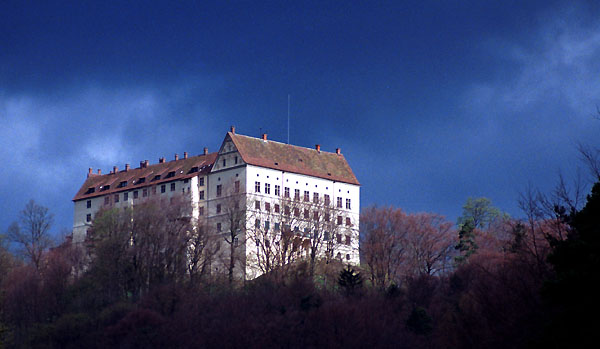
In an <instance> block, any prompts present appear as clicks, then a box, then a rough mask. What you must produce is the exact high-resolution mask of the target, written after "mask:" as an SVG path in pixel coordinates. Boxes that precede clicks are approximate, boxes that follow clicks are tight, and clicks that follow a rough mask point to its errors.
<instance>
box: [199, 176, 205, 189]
mask: <svg viewBox="0 0 600 349" xmlns="http://www.w3.org/2000/svg"><path fill="white" fill-rule="evenodd" d="M198 185H199V186H201V187H203V186H204V177H200V179H199V180H198Z"/></svg>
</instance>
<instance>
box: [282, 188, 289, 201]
mask: <svg viewBox="0 0 600 349" xmlns="http://www.w3.org/2000/svg"><path fill="white" fill-rule="evenodd" d="M283 196H284V197H286V198H289V197H290V188H288V187H285V188H284V192H283Z"/></svg>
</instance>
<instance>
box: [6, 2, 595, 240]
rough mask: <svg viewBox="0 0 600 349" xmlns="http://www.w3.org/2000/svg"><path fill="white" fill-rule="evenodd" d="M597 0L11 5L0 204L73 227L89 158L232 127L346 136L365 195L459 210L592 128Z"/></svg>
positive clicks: (565, 158) (182, 144)
mask: <svg viewBox="0 0 600 349" xmlns="http://www.w3.org/2000/svg"><path fill="white" fill-rule="evenodd" d="M597 10H598V9H597V8H595V7H594V5H589V4H587V3H583V2H581V3H577V4H575V5H568V6H565V5H562V4H560V3H558V5H553V4H550V3H547V2H540V3H535V2H527V3H526V4H522V3H521V2H514V3H501V4H500V3H499V4H491V3H485V4H483V3H482V2H479V1H477V2H473V3H472V4H468V3H464V4H463V3H461V4H451V3H449V2H448V3H442V4H439V3H437V2H434V3H432V4H422V3H421V2H415V3H410V2H403V3H399V2H389V3H383V2H382V3H377V4H374V3H371V2H369V3H362V4H360V3H358V2H351V3H335V2H331V3H329V2H327V3H323V2H321V1H319V2H314V3H302V4H299V2H264V3H261V4H256V3H255V2H241V1H240V2H227V3H224V2H223V3H222V2H218V3H216V4H209V3H207V2H201V3H186V4H180V3H173V2H165V3H153V4H152V5H149V4H148V3H147V2H127V3H126V4H124V3H117V4H114V5H110V4H108V5H107V4H101V5H100V3H92V2H85V3H77V4H71V5H69V6H67V5H64V6H58V5H56V4H51V5H48V4H40V5H36V6H24V5H23V4H22V3H21V2H14V3H12V4H5V5H4V6H3V11H0V34H2V35H0V47H1V49H0V117H1V120H2V123H3V128H2V129H0V147H1V148H0V160H2V162H3V164H4V167H2V169H1V170H0V175H2V177H3V178H5V179H6V180H5V181H3V182H2V185H0V195H1V196H2V198H3V199H2V202H1V207H0V208H1V209H2V210H3V212H4V215H3V216H2V219H1V220H0V224H1V226H4V227H6V226H7V225H8V224H9V223H10V221H11V220H13V219H14V217H15V215H16V213H17V211H18V210H19V209H20V208H21V207H23V205H24V204H25V203H26V201H27V200H28V199H29V198H34V199H36V200H37V201H40V202H41V203H42V204H44V205H46V206H49V207H51V209H52V210H53V211H54V212H55V214H56V215H57V225H58V226H59V227H60V228H63V227H65V228H68V227H69V225H70V224H71V219H72V203H71V202H70V199H71V198H72V196H73V195H74V193H75V191H76V190H77V189H78V187H79V186H80V185H81V183H82V182H83V180H84V178H85V173H86V172H87V168H88V167H94V168H95V169H96V168H102V169H103V171H105V172H106V171H108V170H110V169H111V168H112V166H113V165H117V166H119V167H120V168H122V167H123V166H124V164H125V163H131V164H132V165H133V166H136V165H137V163H138V161H140V160H143V159H149V160H151V161H152V162H156V160H157V159H158V157H160V156H166V157H167V158H171V157H172V156H173V153H175V152H178V153H182V152H183V151H188V152H190V153H192V154H194V153H200V152H201V151H202V148H203V147H204V146H208V147H209V148H210V150H211V151H213V150H216V147H217V146H219V144H220V142H221V140H222V138H223V136H224V133H225V132H226V131H227V129H228V127H229V125H231V124H235V125H236V126H237V128H238V130H239V132H240V133H242V134H249V135H253V136H259V135H260V133H261V132H267V133H269V138H271V139H275V140H280V141H286V138H287V120H286V115H287V95H288V93H289V94H291V95H292V97H291V100H292V103H291V116H292V117H291V135H290V141H291V142H292V143H294V144H298V145H302V146H307V147H313V146H314V144H316V143H319V144H321V145H322V146H323V149H324V150H328V151H333V150H334V149H335V148H337V147H341V148H342V152H343V153H344V154H345V155H346V157H347V159H348V160H349V162H350V164H351V166H352V167H353V169H354V171H355V173H356V175H357V177H358V178H359V180H360V181H361V183H362V185H363V188H362V203H361V204H362V205H363V206H365V205H370V204H374V203H379V204H381V205H385V204H394V205H398V206H400V207H403V208H405V209H407V210H409V211H433V212H439V213H442V214H446V215H449V216H450V217H451V218H452V219H454V218H455V217H456V216H457V215H458V214H459V213H460V207H461V205H462V204H463V202H464V201H465V199H466V198H467V197H468V196H487V197H490V198H491V199H492V200H493V201H494V202H495V203H496V204H497V205H498V206H500V207H501V208H503V209H505V210H508V211H510V212H511V214H517V213H518V211H517V210H516V204H515V202H516V197H517V192H518V190H520V189H522V188H523V187H524V186H525V185H526V184H527V183H528V182H534V183H536V184H539V185H540V186H541V187H543V188H548V187H549V186H551V185H552V183H553V181H554V179H555V175H556V173H557V171H558V169H559V168H562V169H563V170H565V171H571V170H573V169H574V168H575V167H576V166H577V162H576V161H573V159H574V158H575V156H576V154H575V149H574V146H573V145H574V143H575V142H576V141H579V140H580V141H583V142H588V143H592V144H594V142H596V143H595V144H597V139H596V134H597V131H598V129H599V128H600V126H599V125H597V124H598V122H597V121H596V122H594V121H593V120H592V118H591V117H590V116H591V114H592V113H594V112H595V105H596V104H598V101H597V96H598V95H600V82H599V81H600V80H598V79H597V77H598V76H599V73H600V66H599V63H598V62H600V59H598V58H599V56H600V51H599V50H600V28H599V27H598V25H597V24H596V22H595V20H594V19H595V18H596V16H595V15H596V14H597V13H598V11H597Z"/></svg>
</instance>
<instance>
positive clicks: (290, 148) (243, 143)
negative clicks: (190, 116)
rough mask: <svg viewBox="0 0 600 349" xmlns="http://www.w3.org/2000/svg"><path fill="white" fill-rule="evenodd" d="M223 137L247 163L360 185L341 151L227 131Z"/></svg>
mask: <svg viewBox="0 0 600 349" xmlns="http://www.w3.org/2000/svg"><path fill="white" fill-rule="evenodd" d="M227 139H231V140H232V141H233V143H234V144H235V146H236V148H237V150H238V151H239V153H240V155H241V156H242V159H243V161H244V162H246V163H247V164H250V165H255V166H261V167H267V168H272V169H277V170H281V171H286V172H293V173H298V174H303V175H308V176H313V177H319V178H325V179H330V180H334V181H338V182H345V183H349V184H356V185H360V183H359V182H358V180H357V179H356V176H355V175H354V173H353V172H352V169H351V168H350V166H349V165H348V162H347V161H346V159H345V158H344V156H343V155H342V154H338V153H330V152H325V151H320V150H317V149H309V148H304V147H299V146H295V145H290V144H285V143H280V142H275V141H271V140H266V139H259V138H254V137H249V136H243V135H238V134H235V133H232V132H228V133H227V136H226V137H225V141H227ZM225 141H224V142H225Z"/></svg>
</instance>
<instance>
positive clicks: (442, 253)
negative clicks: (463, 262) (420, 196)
mask: <svg viewBox="0 0 600 349" xmlns="http://www.w3.org/2000/svg"><path fill="white" fill-rule="evenodd" d="M406 218H407V222H408V234H407V238H406V245H407V248H408V259H409V261H408V263H407V265H408V267H409V269H408V270H406V273H407V274H408V275H411V274H412V275H436V274H440V273H444V272H446V271H448V270H449V269H450V268H451V266H452V261H453V253H454V251H455V249H454V246H455V245H456V242H457V241H456V233H455V231H454V230H453V229H452V227H453V224H452V223H451V222H449V221H447V220H446V219H445V218H444V217H443V216H441V215H438V214H435V213H417V214H413V215H409V216H407V217H406Z"/></svg>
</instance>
